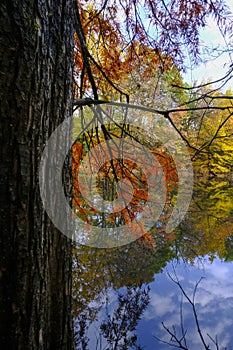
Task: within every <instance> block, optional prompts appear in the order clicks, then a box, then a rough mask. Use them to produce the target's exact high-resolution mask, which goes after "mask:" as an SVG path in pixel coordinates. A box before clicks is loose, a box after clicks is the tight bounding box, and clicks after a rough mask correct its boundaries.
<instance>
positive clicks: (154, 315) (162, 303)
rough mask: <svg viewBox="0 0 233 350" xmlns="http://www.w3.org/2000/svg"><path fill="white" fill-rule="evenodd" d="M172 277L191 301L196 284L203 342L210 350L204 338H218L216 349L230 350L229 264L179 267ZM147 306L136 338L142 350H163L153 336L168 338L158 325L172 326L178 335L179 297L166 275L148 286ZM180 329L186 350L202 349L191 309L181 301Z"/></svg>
mask: <svg viewBox="0 0 233 350" xmlns="http://www.w3.org/2000/svg"><path fill="white" fill-rule="evenodd" d="M168 271H169V272H170V273H171V275H172V271H173V268H172V266H171V265H168ZM175 271H176V274H177V275H178V278H179V280H180V282H181V284H182V286H183V287H184V290H185V291H186V292H187V294H188V296H190V297H191V298H192V296H193V290H194V287H195V284H196V282H197V281H198V280H199V279H200V278H201V277H204V278H203V280H202V281H201V282H200V284H199V286H198V289H197V293H196V299H195V300H196V310H197V313H198V318H199V321H200V327H201V330H202V332H203V335H204V338H205V340H206V342H207V344H208V343H209V344H210V345H212V346H213V343H211V340H210V339H209V337H208V336H207V334H209V335H210V336H211V337H212V338H214V339H215V337H216V335H217V336H218V342H219V344H220V348H222V347H225V346H227V348H228V349H230V348H231V347H232V346H233V334H232V326H233V319H232V310H233V281H232V279H231V276H232V272H233V264H232V263H221V262H220V261H219V260H215V261H214V262H213V263H212V264H210V263H205V264H204V265H203V267H202V268H199V269H198V268H195V267H188V268H184V266H182V265H179V266H177V267H176V268H175ZM150 295H151V302H150V304H149V306H148V308H147V310H146V311H145V313H144V320H143V321H142V322H141V323H139V326H138V334H139V336H140V339H141V342H142V344H143V345H145V346H146V349H149V350H150V349H158V350H160V349H161V350H162V349H164V350H165V349H167V347H168V345H163V344H161V343H159V342H158V341H157V340H156V339H155V338H153V335H155V336H156V337H158V338H160V339H164V340H167V341H169V340H170V336H169V335H168V334H167V333H166V331H165V330H164V329H163V327H162V324H161V322H164V323H165V325H166V326H168V327H169V328H171V327H172V326H175V327H176V329H177V332H178V334H179V331H180V302H181V293H180V291H179V288H178V286H176V285H175V284H174V283H173V282H172V281H171V280H170V279H169V278H168V276H166V274H161V275H158V276H155V281H154V282H153V283H151V294H150ZM182 309H183V319H184V329H188V331H187V337H186V339H187V343H188V348H190V349H202V348H203V346H201V345H200V338H199V336H198V332H197V329H196V326H195V324H194V317H193V313H192V308H191V305H190V304H189V303H188V302H187V300H185V298H183V307H182Z"/></svg>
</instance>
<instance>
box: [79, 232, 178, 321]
mask: <svg viewBox="0 0 233 350" xmlns="http://www.w3.org/2000/svg"><path fill="white" fill-rule="evenodd" d="M155 242H156V246H155V247H152V246H151V245H150V244H148V242H147V240H145V239H143V238H141V239H139V240H137V241H135V242H133V243H131V244H129V245H126V246H123V247H119V248H117V249H111V250H110V249H95V248H90V247H80V248H78V249H77V250H75V255H74V265H75V266H74V271H73V296H74V302H75V308H74V313H75V315H77V314H79V313H80V312H81V311H83V310H84V309H85V307H86V305H87V304H88V302H90V301H92V300H96V301H98V302H100V300H101V298H102V296H103V294H104V291H105V290H106V289H108V288H109V287H111V288H113V289H118V288H121V287H123V286H132V285H137V286H141V285H142V284H143V283H149V282H151V281H153V279H154V274H155V273H159V272H161V270H162V269H163V267H165V266H166V263H167V262H168V261H169V260H171V259H172V257H174V253H173V251H172V250H171V249H170V247H169V244H168V243H167V242H166V241H165V240H164V239H162V238H160V237H157V239H156V240H155Z"/></svg>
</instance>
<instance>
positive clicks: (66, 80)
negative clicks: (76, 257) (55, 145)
mask: <svg viewBox="0 0 233 350" xmlns="http://www.w3.org/2000/svg"><path fill="white" fill-rule="evenodd" d="M73 9H74V2H73V0H66V1H62V0H37V1H35V0H3V1H1V3H0V112H1V115H0V137H1V139H0V202H1V205H0V218H1V223H0V336H1V340H0V348H1V349H22V350H25V349H58V350H60V349H72V347H73V339H72V317H71V258H72V256H71V242H70V241H69V239H68V238H66V237H65V236H64V235H62V234H61V233H60V232H59V231H58V230H57V229H56V228H55V227H54V226H53V224H52V223H51V221H50V219H49V218H48V216H47V215H46V213H45V211H44V209H43V206H42V202H41V198H40V191H39V179H38V171H39V162H40V157H41V153H42V151H43V148H44V145H45V142H46V140H47V139H48V138H49V136H50V134H51V133H52V132H53V131H54V130H55V128H56V127H57V126H58V125H59V124H60V123H61V122H62V121H63V120H64V118H66V117H69V116H71V114H72V66H73V30H74V29H73Z"/></svg>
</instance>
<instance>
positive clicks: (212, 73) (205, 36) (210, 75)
mask: <svg viewBox="0 0 233 350" xmlns="http://www.w3.org/2000/svg"><path fill="white" fill-rule="evenodd" d="M226 3H227V4H228V6H229V7H230V9H231V10H232V11H233V0H227V1H226ZM200 34H201V44H202V46H205V45H208V46H210V47H218V48H219V49H221V48H224V47H226V43H225V42H224V39H223V37H222V36H221V34H220V32H219V29H218V28H217V25H216V24H215V22H214V20H213V18H209V20H208V26H207V27H206V28H204V29H203V30H201V32H200ZM229 40H230V39H229ZM206 58H207V59H208V61H207V62H206V63H205V64H201V65H200V66H199V67H196V68H190V69H189V70H188V71H187V73H186V74H184V78H185V80H186V81H187V82H188V83H190V84H194V83H195V85H197V84H198V83H203V82H206V81H208V80H209V81H214V80H217V79H219V78H221V77H223V76H224V75H226V73H227V72H228V70H229V66H230V64H231V62H233V55H229V53H225V54H222V55H221V56H220V57H218V58H216V59H209V58H210V57H208V56H207V57H206ZM188 64H189V63H188ZM217 86H218V85H217ZM226 89H232V90H233V79H231V80H230V81H229V82H228V83H227V84H226V86H225V87H224V89H223V90H226Z"/></svg>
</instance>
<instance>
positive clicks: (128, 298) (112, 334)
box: [76, 286, 149, 350]
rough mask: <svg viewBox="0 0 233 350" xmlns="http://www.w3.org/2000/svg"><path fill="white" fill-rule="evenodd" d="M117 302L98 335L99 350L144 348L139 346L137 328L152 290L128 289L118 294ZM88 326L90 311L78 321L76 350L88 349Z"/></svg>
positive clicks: (107, 313) (107, 311)
mask: <svg viewBox="0 0 233 350" xmlns="http://www.w3.org/2000/svg"><path fill="white" fill-rule="evenodd" d="M117 303H118V305H117V306H116V307H115V309H114V310H113V311H112V312H110V311H109V310H108V307H107V308H106V316H105V320H104V321H102V322H101V325H100V330H99V332H98V333H97V335H96V350H127V349H135V350H140V349H142V348H141V347H140V345H138V344H137V335H136V333H135V329H136V326H137V323H138V321H139V320H140V318H141V316H142V313H143V311H144V310H145V308H146V307H147V305H148V303H149V289H148V288H145V289H144V288H142V287H136V286H134V287H126V288H124V289H123V291H118V292H117ZM88 323H89V322H88V318H87V312H84V313H82V314H80V315H79V316H78V318H77V320H76V327H77V329H76V341H77V342H76V347H77V349H79V350H86V349H88V341H89V339H88V337H87V335H86V330H87V325H88Z"/></svg>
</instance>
